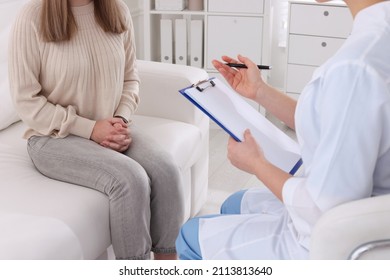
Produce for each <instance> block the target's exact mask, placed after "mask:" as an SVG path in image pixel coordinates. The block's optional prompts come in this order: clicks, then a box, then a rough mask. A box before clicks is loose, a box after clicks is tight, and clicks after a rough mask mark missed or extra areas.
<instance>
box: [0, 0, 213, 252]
mask: <svg viewBox="0 0 390 280" xmlns="http://www.w3.org/2000/svg"><path fill="white" fill-rule="evenodd" d="M23 2H26V0H0V229H1V230H0V259H97V258H101V257H102V256H103V257H104V256H106V252H107V248H108V247H109V246H110V244H111V240H110V231H109V218H108V214H109V208H108V199H107V197H106V196H105V195H103V194H101V193H99V192H97V191H94V190H91V189H87V188H84V187H80V186H76V185H72V184H67V183H64V182H59V181H55V180H51V179H49V178H47V177H45V176H43V175H41V174H40V173H39V172H38V171H37V170H36V169H35V168H34V165H33V164H32V162H31V160H30V158H29V156H28V154H27V151H26V140H24V139H22V134H23V132H24V130H25V128H26V127H25V125H24V124H23V123H22V122H21V121H19V118H18V117H17V114H16V112H15V111H14V109H13V106H12V103H11V100H10V97H9V95H10V94H9V87H8V80H7V70H6V69H7V57H6V53H7V51H6V49H7V48H6V46H7V43H6V41H7V39H8V33H9V26H10V25H11V23H12V20H13V18H14V16H15V14H16V12H17V10H18V9H19V8H20V6H21V5H22V4H23ZM138 65H139V73H140V78H141V88H140V97H141V104H140V107H139V109H138V111H137V115H136V116H135V117H134V121H135V122H136V123H138V125H139V126H140V127H143V128H144V129H145V131H146V132H147V133H148V134H150V135H151V136H152V137H154V138H156V139H158V141H159V142H160V143H161V144H162V146H163V147H165V148H166V149H167V151H168V152H169V153H170V154H172V156H173V158H174V159H175V160H176V161H177V163H178V165H179V166H180V169H181V173H182V176H183V179H184V182H185V184H184V193H185V205H186V217H187V218H189V217H190V216H194V215H195V214H196V213H197V212H198V211H199V210H200V208H201V207H202V205H203V203H204V202H205V200H206V195H207V184H208V133H209V120H208V118H207V117H205V116H204V114H202V113H201V112H200V111H199V110H198V109H196V108H195V107H194V106H193V105H192V104H190V102H188V101H187V100H186V99H185V98H184V97H182V96H181V94H180V93H178V89H181V88H183V87H185V86H187V85H189V84H191V83H194V82H197V81H199V80H203V79H205V78H207V73H206V72H205V71H204V70H201V69H198V68H192V67H187V66H178V65H171V64H162V63H157V62H148V61H139V62H138ZM168 218H169V217H167V219H168Z"/></svg>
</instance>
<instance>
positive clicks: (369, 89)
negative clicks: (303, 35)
mask: <svg viewBox="0 0 390 280" xmlns="http://www.w3.org/2000/svg"><path fill="white" fill-rule="evenodd" d="M295 123H296V132H297V137H298V142H299V145H300V147H301V155H302V159H303V162H304V166H305V170H304V172H303V175H302V176H299V177H293V178H291V179H289V180H288V181H287V182H286V183H285V185H284V188H283V201H284V205H283V204H281V203H280V202H278V201H277V199H276V198H274V197H272V198H271V196H270V195H271V194H269V193H268V194H265V192H264V191H260V190H250V191H249V192H248V193H247V194H246V195H245V196H244V198H243V204H242V212H243V213H244V215H242V217H239V216H237V217H236V216H234V217H233V218H232V217H229V216H228V217H216V218H212V219H202V220H201V222H200V232H199V241H200V247H201V251H202V255H203V257H204V258H206V259H232V258H234V259H256V258H257V259H261V258H265V259H277V258H279V259H289V258H306V257H308V251H307V250H309V244H310V235H311V231H312V229H313V227H314V225H315V223H316V222H317V221H318V219H319V217H320V216H321V215H322V214H323V213H324V212H325V211H327V210H329V209H331V208H333V207H335V206H336V205H339V204H342V203H344V202H347V201H352V200H357V199H361V198H366V197H370V196H373V195H381V194H386V193H390V2H389V1H385V2H381V3H378V4H375V5H373V6H370V7H368V8H366V9H364V10H362V11H360V12H359V13H358V14H357V15H356V17H355V20H354V24H353V30H352V33H351V35H350V37H349V38H348V39H347V40H346V42H345V44H344V45H343V46H342V47H341V49H340V50H339V51H338V52H337V53H336V54H335V55H334V56H333V57H332V58H331V59H330V60H328V61H327V62H326V63H325V64H324V65H323V66H321V67H320V68H319V69H317V71H316V72H315V73H314V75H313V77H312V79H311V81H310V82H309V83H308V85H307V86H306V87H305V89H304V90H303V92H302V94H301V97H300V98H299V101H298V105H297V109H296V114H295ZM259 144H260V145H261V143H259ZM275 209H277V210H275ZM253 213H258V214H253ZM222 229H223V230H222Z"/></svg>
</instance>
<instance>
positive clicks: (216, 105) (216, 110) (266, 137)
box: [180, 78, 302, 174]
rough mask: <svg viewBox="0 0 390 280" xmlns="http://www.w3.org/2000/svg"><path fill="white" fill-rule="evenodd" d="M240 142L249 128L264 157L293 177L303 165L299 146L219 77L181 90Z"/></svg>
mask: <svg viewBox="0 0 390 280" xmlns="http://www.w3.org/2000/svg"><path fill="white" fill-rule="evenodd" d="M180 93H181V94H183V95H184V96H185V97H186V98H187V99H189V100H190V101H191V102H192V103H193V104H194V105H196V106H197V107H198V108H199V109H201V110H202V111H203V112H204V113H205V114H206V115H208V116H209V117H210V118H211V119H212V120H213V121H214V122H216V123H217V124H218V125H219V126H220V127H221V128H223V129H224V130H225V131H226V132H228V133H229V134H230V135H231V136H232V137H233V138H234V139H236V140H237V141H243V136H244V131H245V130H246V129H250V131H251V133H252V135H253V137H254V138H255V139H256V141H257V143H259V144H260V146H261V148H262V149H263V152H264V156H265V157H266V159H267V160H269V161H270V162H271V163H272V164H274V165H276V166H277V167H279V168H280V169H282V170H284V171H285V172H288V173H290V174H294V173H295V172H296V171H297V170H298V168H299V167H300V166H301V164H302V160H301V156H300V151H299V146H298V144H297V143H296V142H295V141H294V140H293V139H291V138H290V137H288V136H287V135H286V134H285V133H284V132H282V131H281V130H280V129H279V128H277V127H276V126H275V125H274V124H273V123H271V122H270V121H269V120H267V119H266V118H265V117H264V116H263V115H262V114H260V113H259V112H258V111H256V110H255V109H254V108H253V107H252V106H250V105H249V104H248V103H247V102H246V101H245V100H244V99H243V98H242V97H241V96H239V95H238V94H237V93H236V92H234V91H233V90H232V89H231V88H230V87H228V86H226V85H225V84H224V83H223V82H221V81H220V80H218V79H217V78H211V79H210V80H207V81H202V82H199V83H198V84H196V85H191V86H189V87H187V88H185V89H182V90H180Z"/></svg>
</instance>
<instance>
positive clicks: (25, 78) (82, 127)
mask: <svg viewBox="0 0 390 280" xmlns="http://www.w3.org/2000/svg"><path fill="white" fill-rule="evenodd" d="M118 3H120V5H121V9H122V10H123V11H124V13H125V14H126V22H127V24H128V28H129V30H128V31H127V32H125V33H122V34H119V35H118V34H112V33H105V32H104V31H103V30H102V29H101V28H100V26H99V25H98V24H97V23H96V21H95V18H94V4H93V2H91V3H90V4H88V5H86V6H81V7H73V8H72V12H73V14H74V16H75V19H76V23H77V27H78V29H77V33H76V34H75V36H74V37H73V38H72V39H71V40H70V41H67V42H60V43H46V42H44V41H43V40H42V39H41V38H40V34H39V32H38V31H39V17H40V9H41V0H32V1H30V2H29V3H28V4H27V6H26V7H25V8H24V9H23V10H22V12H21V13H20V15H19V16H18V18H17V20H16V23H15V26H14V29H13V32H12V36H11V39H10V48H9V76H10V86H11V93H12V96H13V100H14V104H15V106H16V110H17V112H18V113H19V115H20V117H21V119H22V120H23V121H24V122H25V123H26V124H27V125H28V127H29V128H30V129H29V130H28V131H27V132H26V133H25V135H24V137H25V138H29V137H31V136H32V135H51V136H53V137H66V136H67V135H69V134H73V135H77V136H80V137H84V138H88V139H89V138H90V136H91V133H92V130H93V127H94V125H95V122H96V121H97V120H100V119H106V118H110V117H113V116H122V117H123V118H125V119H127V120H129V119H130V117H131V115H132V114H133V113H134V111H135V109H136V107H137V104H138V102H139V98H138V90H139V78H138V73H137V68H136V54H135V46H134V32H133V25H132V21H131V17H130V13H129V10H128V8H127V6H126V5H125V4H123V2H122V1H118Z"/></svg>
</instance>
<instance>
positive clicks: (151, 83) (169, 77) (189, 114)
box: [136, 60, 208, 124]
mask: <svg viewBox="0 0 390 280" xmlns="http://www.w3.org/2000/svg"><path fill="white" fill-rule="evenodd" d="M138 71H139V75H140V79H141V86H140V99H141V102H140V105H139V107H138V110H137V112H136V114H137V115H145V116H151V117H160V118H165V119H172V120H177V121H182V122H186V123H191V124H199V123H200V122H201V120H202V119H203V118H204V117H205V115H204V114H203V113H202V112H201V111H200V110H199V109H197V108H196V107H195V106H194V105H192V103H191V102H189V101H188V100H187V99H186V98H185V97H183V96H182V95H181V94H180V93H179V89H182V88H185V87H187V86H189V85H191V84H193V83H196V82H198V81H201V80H204V79H207V78H208V74H207V72H206V71H204V70H202V69H200V68H195V67H190V66H184V65H177V64H167V63H161V62H152V61H144V60H138Z"/></svg>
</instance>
